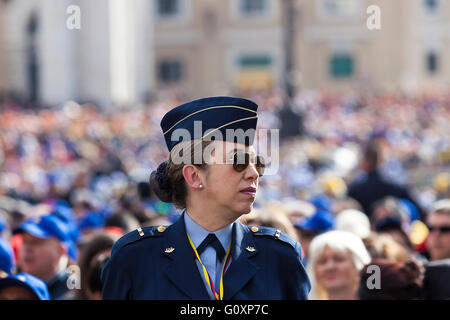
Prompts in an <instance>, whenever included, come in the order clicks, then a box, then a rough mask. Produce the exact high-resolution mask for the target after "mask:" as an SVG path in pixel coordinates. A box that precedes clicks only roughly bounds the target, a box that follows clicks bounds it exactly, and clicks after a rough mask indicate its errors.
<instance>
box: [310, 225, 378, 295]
mask: <svg viewBox="0 0 450 320" xmlns="http://www.w3.org/2000/svg"><path fill="white" fill-rule="evenodd" d="M370 261H371V258H370V255H369V253H368V252H367V250H366V248H365V246H364V243H363V242H362V240H361V239H360V238H359V237H358V236H356V235H355V234H353V233H351V232H348V231H336V230H335V231H329V232H326V233H323V234H321V235H319V236H317V237H316V238H314V239H313V241H312V242H311V245H310V247H309V262H308V266H307V272H308V275H309V277H310V280H311V284H312V289H311V293H310V295H309V298H310V299H312V300H354V299H357V289H358V285H359V282H360V274H359V273H360V271H361V269H362V268H363V267H364V265H366V264H368V263H369V262H370Z"/></svg>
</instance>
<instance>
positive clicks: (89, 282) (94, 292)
mask: <svg viewBox="0 0 450 320" xmlns="http://www.w3.org/2000/svg"><path fill="white" fill-rule="evenodd" d="M118 239H119V236H118V235H117V234H114V233H111V232H104V233H99V234H91V235H90V236H89V237H88V239H85V241H84V242H83V246H82V247H81V248H80V259H79V266H80V272H81V290H79V291H78V295H77V299H81V300H98V299H100V298H101V286H100V288H98V283H101V281H100V273H101V269H100V272H99V270H98V268H99V267H100V264H102V266H103V265H104V264H105V263H106V260H107V259H108V258H109V256H110V255H111V249H112V247H113V245H114V242H116V241H117V240H118Z"/></svg>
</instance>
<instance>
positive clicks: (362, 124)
mask: <svg viewBox="0 0 450 320" xmlns="http://www.w3.org/2000/svg"><path fill="white" fill-rule="evenodd" d="M246 97H248V98H250V99H252V100H254V101H255V102H257V103H258V105H259V106H260V107H259V111H258V114H259V115H258V117H259V120H258V127H259V128H262V129H263V128H267V129H281V133H282V135H281V136H282V140H281V141H280V150H279V151H280V163H279V170H278V172H277V174H275V175H268V176H264V177H263V178H261V179H260V186H259V189H258V194H257V198H256V201H255V206H254V210H253V212H251V213H250V214H248V215H245V216H243V217H242V218H241V221H242V222H243V223H246V224H248V225H263V226H273V227H276V228H278V229H280V230H283V231H284V232H286V233H288V234H289V235H291V236H292V237H293V238H295V239H296V240H298V241H300V243H301V245H302V253H301V254H302V255H303V260H304V263H305V265H306V267H307V270H308V274H309V276H310V278H311V281H312V284H313V288H312V291H311V295H310V298H312V299H448V298H450V294H449V292H450V283H447V282H445V281H440V279H443V278H445V277H447V278H449V277H448V275H449V274H450V271H449V270H450V262H449V261H450V205H449V201H450V200H449V198H450V174H449V172H450V171H449V166H450V126H449V125H448V124H449V123H450V91H448V90H435V91H430V92H415V93H403V92H400V91H396V92H384V93H362V92H353V91H349V92H339V93H335V92H327V91H314V92H307V91H304V92H301V93H299V94H297V95H296V96H295V97H293V98H292V100H290V101H289V102H288V100H287V99H286V97H285V95H284V93H283V92H281V91H280V92H277V91H271V92H267V91H266V92H253V93H250V94H246ZM183 102H185V101H183V100H182V99H180V98H177V97H165V98H163V99H157V100H156V101H153V102H151V103H148V104H146V105H140V106H134V107H133V108H128V109H124V108H121V109H115V110H99V109H98V108H96V106H94V105H91V104H84V105H80V104H78V103H76V102H73V101H70V102H67V103H65V104H62V105H59V106H55V107H54V108H51V109H47V108H46V109H38V110H34V109H29V108H23V107H22V106H21V104H20V103H18V102H17V101H14V100H11V99H5V100H3V101H2V103H1V105H0V298H3V299H14V298H23V299H25V298H36V299H90V300H93V299H99V298H100V297H101V282H100V273H101V270H102V268H103V266H104V264H105V263H106V261H107V259H108V256H109V254H110V250H111V247H112V245H113V244H114V242H115V241H116V240H117V239H118V238H119V237H120V236H122V235H123V234H125V233H127V232H129V231H132V230H134V229H136V228H138V227H140V226H150V225H168V224H171V223H172V222H174V221H175V220H176V219H177V217H178V216H179V215H180V213H181V212H180V211H179V210H177V209H176V208H174V207H173V206H172V205H171V204H169V203H164V202H161V201H159V199H157V198H156V196H155V195H154V194H152V192H151V190H150V187H149V184H148V179H149V176H150V173H151V172H152V170H155V169H156V168H157V166H158V165H159V163H161V162H162V161H164V160H166V159H167V157H168V152H167V148H166V147H165V141H164V138H163V135H162V134H161V129H160V126H159V122H160V120H161V118H162V117H163V115H164V114H165V113H166V112H167V111H168V110H170V109H171V108H173V107H175V106H177V105H179V104H181V103H183ZM283 112H288V113H289V114H290V115H291V116H290V118H292V119H296V121H294V122H292V121H291V122H289V123H286V122H285V118H284V117H283ZM289 126H294V128H288V127H289ZM286 129H292V130H290V131H289V130H287V132H293V133H291V134H283V131H284V130H286ZM285 132H286V131H285ZM374 266H375V267H376V268H374ZM378 271H380V272H379V274H380V277H378V278H377V277H372V276H373V275H376V273H377V272H378Z"/></svg>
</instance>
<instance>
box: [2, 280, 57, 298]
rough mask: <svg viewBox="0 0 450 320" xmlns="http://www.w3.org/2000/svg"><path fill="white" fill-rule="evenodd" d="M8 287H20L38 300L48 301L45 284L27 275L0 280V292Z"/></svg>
mask: <svg viewBox="0 0 450 320" xmlns="http://www.w3.org/2000/svg"><path fill="white" fill-rule="evenodd" d="M9 287H21V288H24V289H26V290H28V291H30V292H31V293H33V294H34V295H35V296H36V297H37V298H38V299H39V300H50V294H49V292H48V287H47V285H46V284H45V282H44V281H42V280H41V279H39V278H36V277H35V276H32V275H31V274H28V273H18V274H16V275H10V276H8V277H5V278H0V290H2V289H5V288H9Z"/></svg>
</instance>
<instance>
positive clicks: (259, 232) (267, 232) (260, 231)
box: [249, 226, 296, 248]
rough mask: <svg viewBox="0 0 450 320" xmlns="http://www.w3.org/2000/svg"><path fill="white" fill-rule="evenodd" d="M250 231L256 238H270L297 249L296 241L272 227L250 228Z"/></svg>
mask: <svg viewBox="0 0 450 320" xmlns="http://www.w3.org/2000/svg"><path fill="white" fill-rule="evenodd" d="M249 229H250V231H251V232H252V234H253V235H255V236H269V237H272V238H273V239H275V240H280V241H283V242H285V243H288V244H290V245H291V246H292V247H293V248H295V245H296V241H295V240H294V239H292V238H291V237H290V236H288V235H287V234H286V233H284V232H283V231H281V230H280V229H275V228H271V227H260V226H258V227H249Z"/></svg>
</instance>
